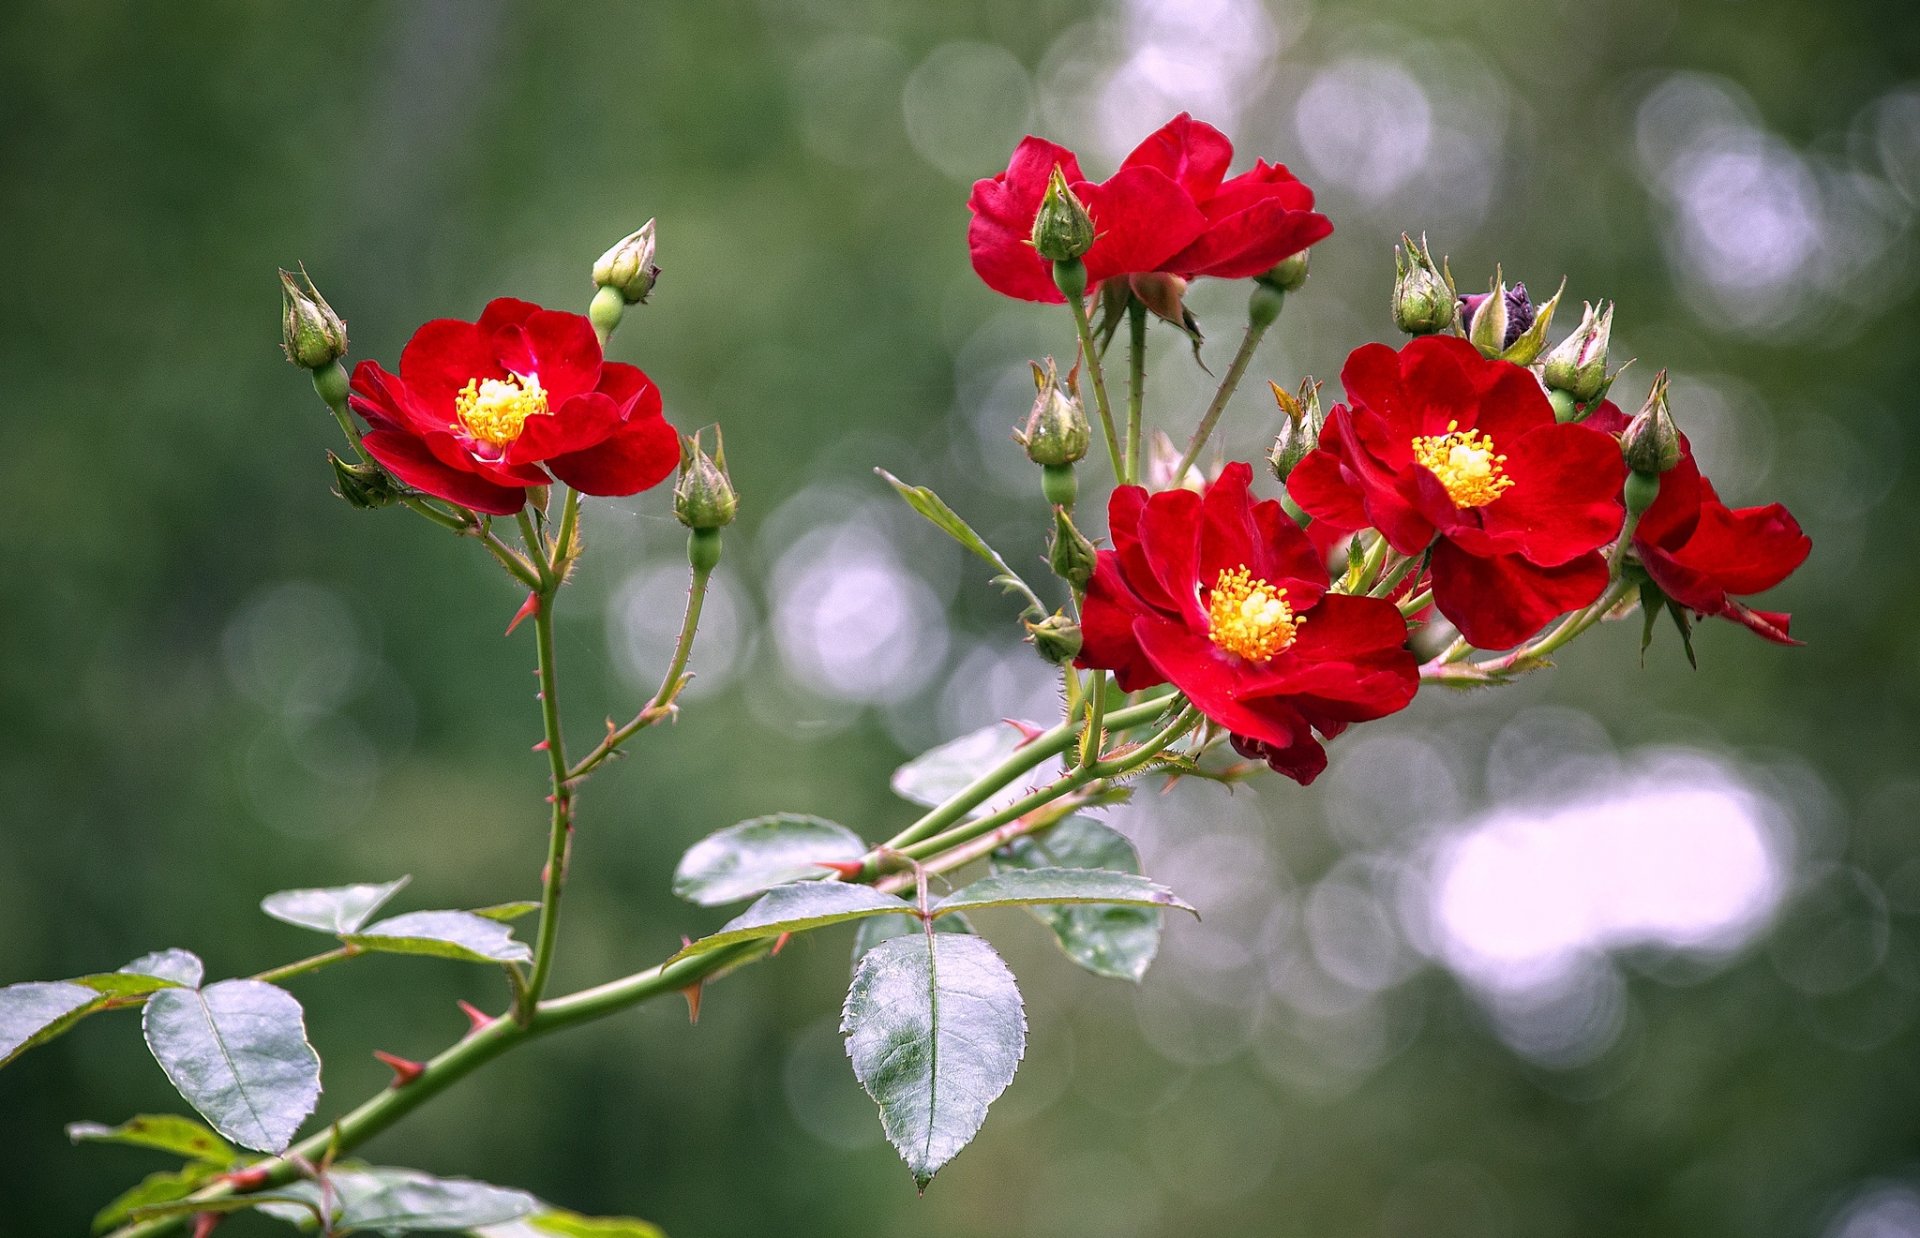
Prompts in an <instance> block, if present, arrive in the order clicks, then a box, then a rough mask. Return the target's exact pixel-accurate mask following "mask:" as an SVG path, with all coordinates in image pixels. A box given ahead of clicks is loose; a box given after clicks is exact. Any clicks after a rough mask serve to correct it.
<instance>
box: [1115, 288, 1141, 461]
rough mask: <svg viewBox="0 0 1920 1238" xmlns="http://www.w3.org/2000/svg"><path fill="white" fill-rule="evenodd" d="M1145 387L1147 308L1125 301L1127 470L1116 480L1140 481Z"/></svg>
mask: <svg viewBox="0 0 1920 1238" xmlns="http://www.w3.org/2000/svg"><path fill="white" fill-rule="evenodd" d="M1146 385H1147V307H1146V306H1145V305H1142V304H1141V303H1140V301H1139V300H1138V299H1137V298H1132V299H1129V300H1128V301H1127V460H1126V464H1127V471H1126V475H1125V476H1123V477H1122V478H1121V479H1120V480H1121V481H1122V482H1123V483H1125V484H1127V485H1129V486H1132V485H1138V484H1139V482H1140V421H1141V407H1142V404H1143V403H1144V401H1145V399H1146Z"/></svg>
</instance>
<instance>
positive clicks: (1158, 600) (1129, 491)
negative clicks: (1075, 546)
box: [1107, 486, 1180, 612]
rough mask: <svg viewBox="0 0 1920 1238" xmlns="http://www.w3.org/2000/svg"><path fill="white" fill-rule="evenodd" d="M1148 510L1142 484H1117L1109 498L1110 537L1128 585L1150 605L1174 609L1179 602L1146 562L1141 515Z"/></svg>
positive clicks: (1178, 607)
mask: <svg viewBox="0 0 1920 1238" xmlns="http://www.w3.org/2000/svg"><path fill="white" fill-rule="evenodd" d="M1146 509H1147V492H1146V490H1145V489H1143V488H1142V487H1140V486H1116V487H1114V491H1113V495H1112V497H1110V498H1109V499H1108V500H1107V536H1108V537H1109V538H1110V539H1111V540H1112V542H1113V550H1114V553H1115V554H1117V555H1118V556H1119V557H1120V574H1121V576H1122V577H1124V578H1125V579H1126V581H1127V584H1128V586H1129V587H1130V588H1131V589H1132V590H1133V591H1134V592H1135V593H1137V594H1139V595H1140V599H1141V600H1142V601H1144V602H1145V603H1146V604H1147V605H1149V606H1152V607H1156V608H1158V609H1160V610H1164V611H1168V612H1173V611H1178V610H1179V609H1180V604H1179V603H1178V602H1177V601H1175V600H1174V598H1173V596H1172V595H1171V594H1169V593H1168V592H1167V591H1166V590H1165V589H1164V588H1162V587H1161V584H1160V580H1159V578H1158V577H1157V576H1156V575H1155V574H1154V570H1153V566H1152V565H1151V564H1150V563H1148V562H1147V554H1146V546H1145V543H1143V542H1142V541H1141V540H1140V517H1141V515H1142V514H1144V513H1145V511H1146Z"/></svg>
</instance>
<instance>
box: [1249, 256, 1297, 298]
mask: <svg viewBox="0 0 1920 1238" xmlns="http://www.w3.org/2000/svg"><path fill="white" fill-rule="evenodd" d="M1254 278H1255V279H1257V280H1259V281H1260V282H1261V283H1263V284H1265V285H1267V286H1268V287H1269V288H1273V289H1276V290H1278V291H1280V292H1298V291H1300V289H1302V288H1303V287H1305V286H1306V283H1307V251H1306V250H1304V249H1303V250H1301V251H1300V252H1299V253H1297V254H1294V255H1293V256H1292V257H1290V258H1282V259H1281V260H1280V262H1279V263H1278V264H1277V265H1275V266H1274V267H1273V269H1271V270H1269V271H1268V272H1267V273H1266V274H1264V275H1256V276H1254Z"/></svg>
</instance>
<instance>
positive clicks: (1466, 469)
mask: <svg viewBox="0 0 1920 1238" xmlns="http://www.w3.org/2000/svg"><path fill="white" fill-rule="evenodd" d="M1413 458H1414V459H1415V460H1416V461H1418V462H1419V463H1420V465H1421V466H1422V467H1424V468H1425V469H1426V470H1427V471H1428V472H1430V473H1432V474H1433V475H1434V476H1435V477H1437V478H1439V479H1440V484H1441V485H1442V486H1445V487H1446V488H1447V497H1448V498H1450V499H1452V500H1453V505H1454V506H1455V507H1485V506H1486V505H1487V504H1489V503H1491V502H1493V501H1494V500H1495V499H1497V498H1499V497H1500V496H1501V494H1503V493H1505V491H1506V489H1507V487H1509V486H1511V485H1513V478H1511V477H1508V476H1506V475H1505V473H1506V470H1504V469H1502V468H1501V467H1500V466H1501V465H1502V464H1505V463H1506V460H1507V458H1506V457H1505V456H1497V455H1495V454H1494V453H1493V440H1492V439H1491V438H1488V437H1487V436H1486V435H1484V434H1478V433H1475V432H1474V431H1472V430H1462V429H1461V428H1460V423H1459V422H1457V421H1449V422H1448V423H1447V432H1446V433H1445V434H1423V435H1421V436H1420V437H1418V438H1416V439H1414V440H1413Z"/></svg>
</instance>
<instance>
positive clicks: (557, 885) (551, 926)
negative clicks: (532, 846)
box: [518, 581, 573, 1022]
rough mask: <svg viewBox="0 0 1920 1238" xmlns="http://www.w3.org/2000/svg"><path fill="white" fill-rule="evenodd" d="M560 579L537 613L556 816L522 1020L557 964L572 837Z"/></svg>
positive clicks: (542, 706)
mask: <svg viewBox="0 0 1920 1238" xmlns="http://www.w3.org/2000/svg"><path fill="white" fill-rule="evenodd" d="M557 584H558V582H557V581H556V582H552V583H549V584H548V585H547V586H546V588H544V589H543V590H541V592H540V594H539V608H538V609H537V610H535V611H534V614H533V627H534V638H535V640H536V641H537V643H538V645H539V668H540V718H541V722H542V724H543V725H544V727H545V730H546V749H547V764H548V768H549V771H550V773H551V779H550V781H551V784H552V787H553V794H552V796H551V797H550V798H551V800H552V805H553V808H552V820H551V823H550V825H549V829H548V837H547V867H546V872H545V874H544V881H545V888H544V889H543V890H542V891H541V895H540V932H539V935H538V937H536V938H535V941H534V948H533V971H532V973H531V974H530V975H529V976H528V977H527V987H526V990H525V992H524V993H523V994H521V997H520V1001H519V1003H518V1007H519V1010H518V1013H519V1017H520V1019H521V1021H522V1022H524V1021H525V1020H526V1019H527V1018H528V1017H529V1016H531V1014H532V1013H533V1008H534V1005H535V1004H536V1003H537V1002H539V1000H540V994H541V993H542V992H543V991H544V990H545V988H546V984H547V977H548V975H549V974H550V973H551V972H552V970H553V953H554V946H555V944H556V943H557V941H558V939H559V934H560V895H561V893H562V892H563V890H564V889H565V887H566V881H567V858H568V852H569V851H570V850H571V849H572V841H573V789H572V784H571V783H570V782H569V780H568V771H567V749H566V740H565V737H564V736H563V735H562V733H561V730H560V693H559V685H558V683H557V681H556V679H555V664H554V653H553V602H554V590H555V588H556V587H557Z"/></svg>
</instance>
